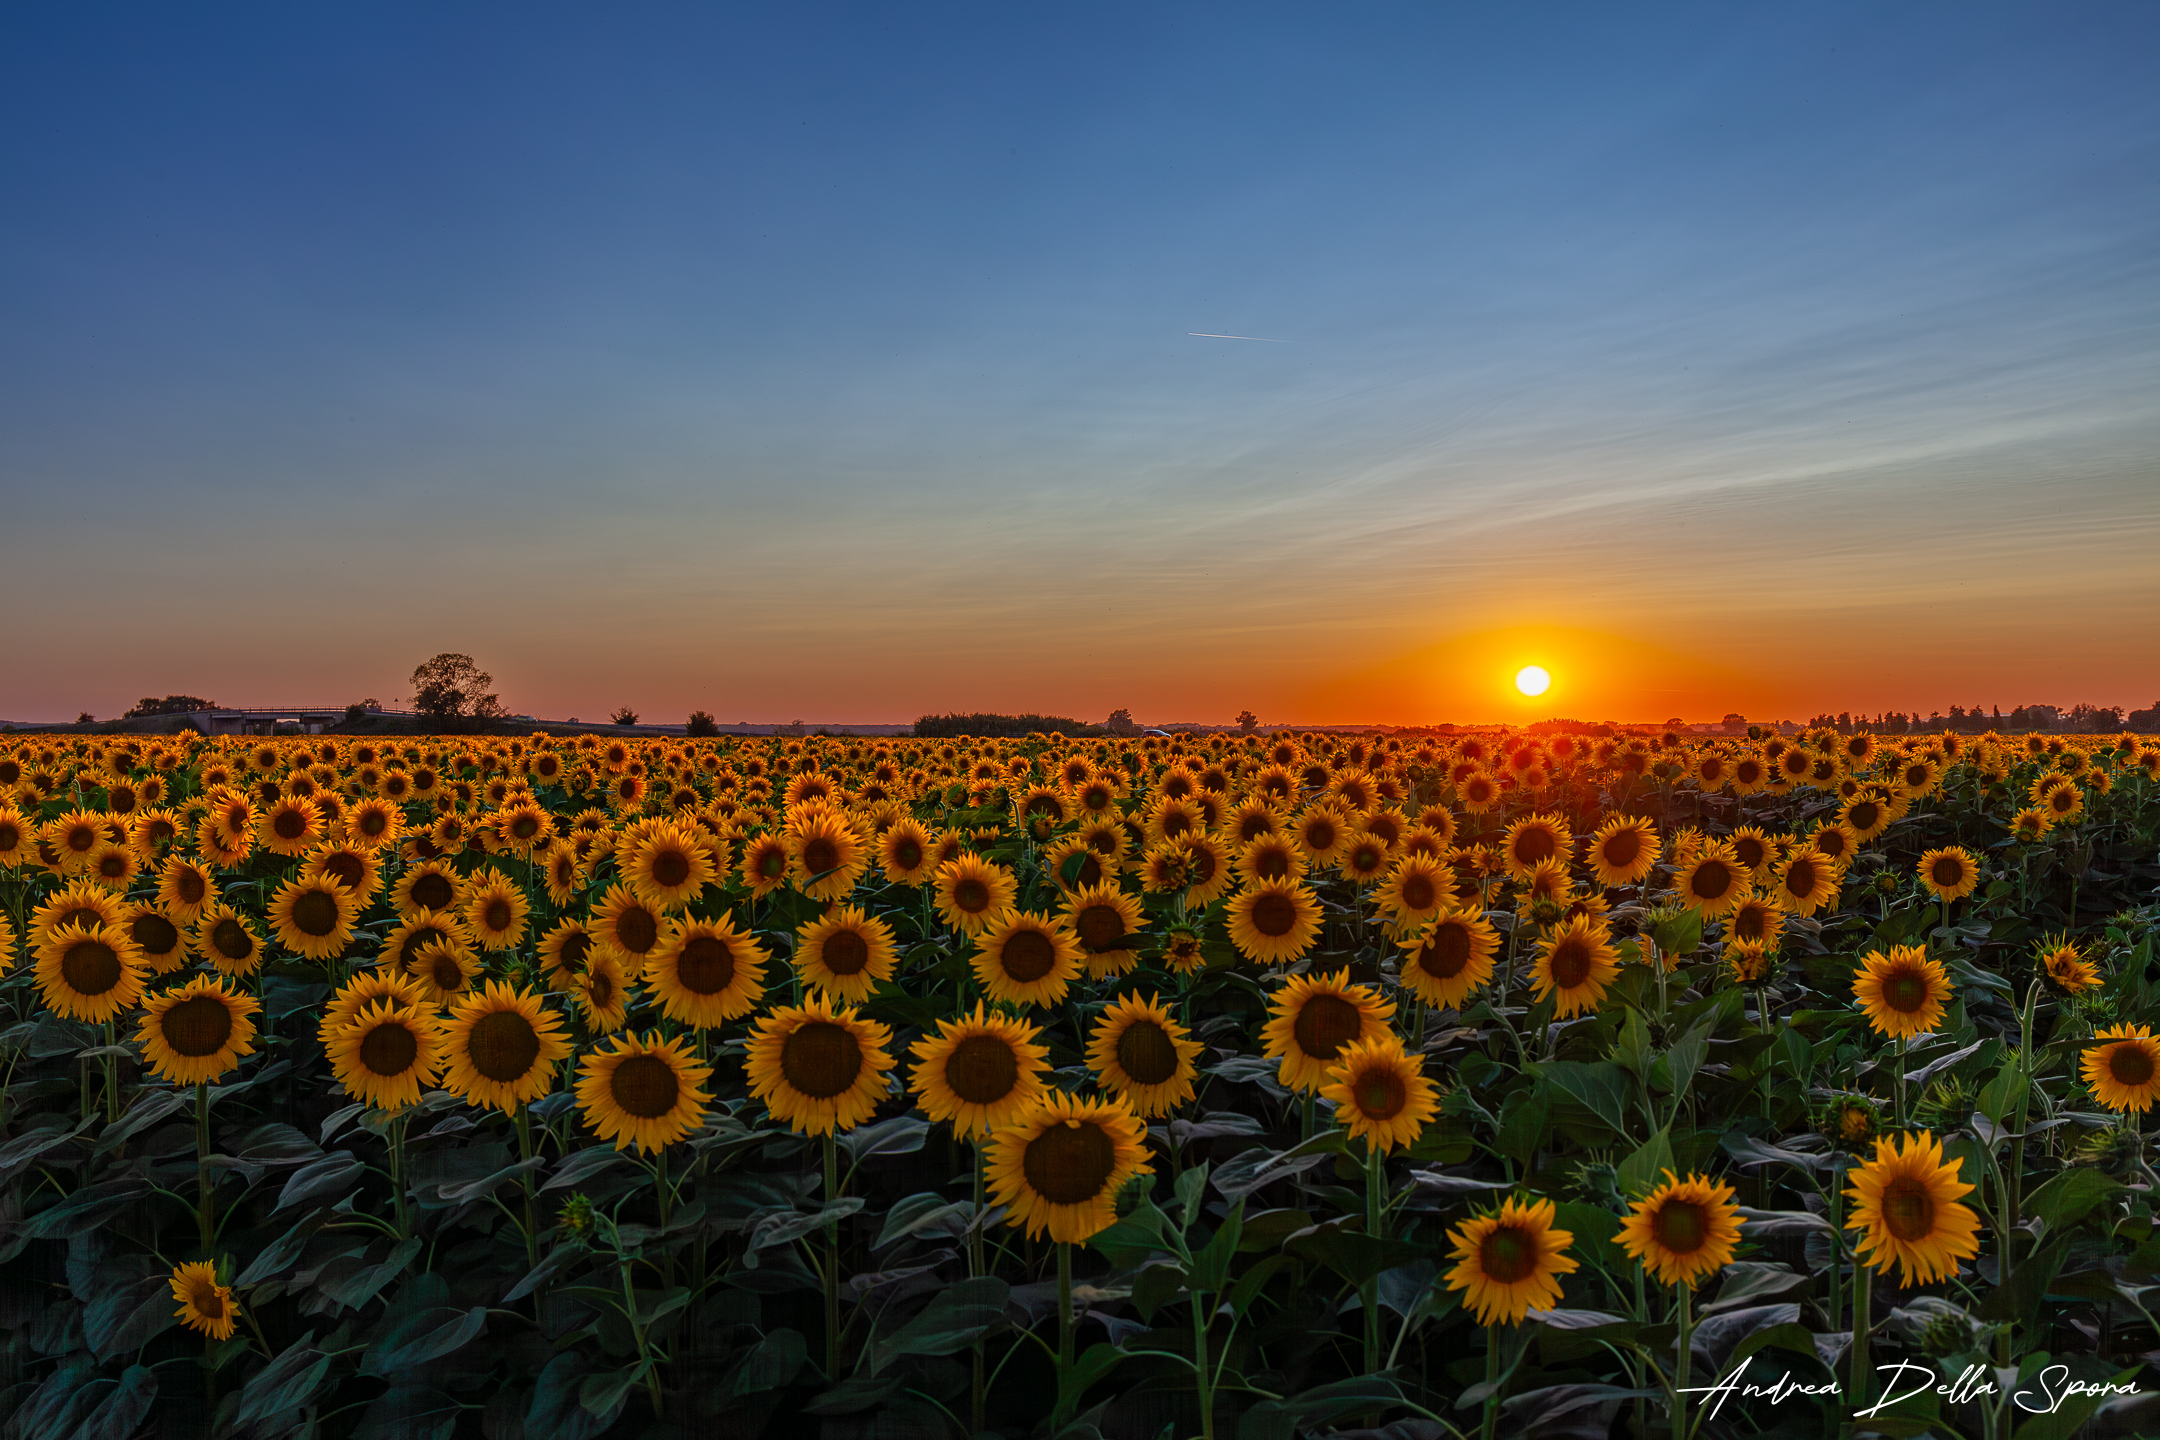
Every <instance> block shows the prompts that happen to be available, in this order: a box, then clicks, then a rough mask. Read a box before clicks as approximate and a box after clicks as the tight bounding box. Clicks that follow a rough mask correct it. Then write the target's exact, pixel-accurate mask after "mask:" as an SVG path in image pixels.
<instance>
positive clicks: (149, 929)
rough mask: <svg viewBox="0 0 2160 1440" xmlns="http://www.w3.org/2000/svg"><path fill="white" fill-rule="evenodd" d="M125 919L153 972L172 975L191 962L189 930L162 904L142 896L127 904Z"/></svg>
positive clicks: (129, 934)
mask: <svg viewBox="0 0 2160 1440" xmlns="http://www.w3.org/2000/svg"><path fill="white" fill-rule="evenodd" d="M123 923H125V925H126V926H127V932H128V938H129V939H131V940H133V941H134V942H135V948H136V949H137V950H140V951H141V952H142V957H143V964H144V965H146V966H148V967H149V970H150V973H151V974H152V975H170V974H172V972H173V971H175V970H178V969H180V968H181V967H182V966H184V965H186V964H187V963H188V936H187V930H186V928H185V927H184V926H182V925H180V924H179V923H177V922H176V921H175V920H174V919H173V917H172V916H170V915H168V914H167V913H165V910H164V908H163V907H162V906H159V905H156V904H153V903H152V902H150V901H147V900H139V901H137V902H136V903H134V904H133V905H130V906H128V907H127V919H126V920H125V922H123Z"/></svg>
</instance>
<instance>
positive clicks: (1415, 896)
mask: <svg viewBox="0 0 2160 1440" xmlns="http://www.w3.org/2000/svg"><path fill="white" fill-rule="evenodd" d="M1454 881H1455V877H1454V875H1453V874H1452V873H1451V872H1450V871H1449V869H1448V867H1447V866H1446V865H1444V864H1442V863H1441V862H1440V861H1439V860H1437V859H1435V858H1434V857H1432V856H1430V855H1421V854H1417V853H1415V852H1412V853H1407V854H1405V855H1404V856H1403V857H1402V859H1400V860H1398V861H1397V862H1396V863H1395V868H1394V869H1392V870H1390V871H1389V872H1388V874H1387V878H1386V879H1385V880H1383V881H1381V882H1380V887H1379V889H1378V890H1377V891H1376V892H1375V894H1374V896H1373V903H1374V904H1375V905H1376V906H1377V907H1378V909H1379V910H1380V911H1381V913H1383V914H1386V915H1392V916H1394V917H1395V919H1396V921H1397V922H1398V923H1403V922H1408V921H1416V920H1429V919H1431V918H1432V917H1433V916H1434V915H1436V914H1438V913H1439V912H1440V911H1441V910H1442V909H1443V908H1445V907H1447V906H1449V905H1450V904H1452V903H1453V901H1454V899H1455V883H1454Z"/></svg>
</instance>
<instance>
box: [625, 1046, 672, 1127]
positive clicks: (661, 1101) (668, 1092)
mask: <svg viewBox="0 0 2160 1440" xmlns="http://www.w3.org/2000/svg"><path fill="white" fill-rule="evenodd" d="M608 1092H609V1093H610V1094H612V1095H613V1096H614V1097H615V1103H616V1104H617V1105H620V1106H621V1107H622V1108H623V1109H624V1110H627V1111H628V1112H630V1113H631V1114H632V1115H635V1116H636V1117H637V1118H638V1119H640V1120H657V1119H659V1118H660V1117H661V1116H662V1115H665V1114H667V1113H668V1111H670V1110H673V1109H674V1108H675V1101H676V1099H677V1097H678V1096H680V1095H681V1094H682V1081H681V1080H679V1079H677V1078H676V1075H675V1067H674V1066H672V1065H670V1064H668V1062H667V1061H665V1060H663V1059H661V1058H660V1057H659V1056H657V1055H632V1056H631V1057H630V1058H629V1059H627V1060H625V1061H623V1062H622V1064H620V1065H617V1066H616V1067H615V1073H614V1074H613V1075H611V1076H609V1077H608Z"/></svg>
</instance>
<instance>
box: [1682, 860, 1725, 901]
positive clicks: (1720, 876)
mask: <svg viewBox="0 0 2160 1440" xmlns="http://www.w3.org/2000/svg"><path fill="white" fill-rule="evenodd" d="M1732 887H1733V872H1732V867H1731V866H1730V865H1727V864H1726V863H1725V862H1724V861H1722V860H1705V861H1703V863H1702V864H1701V865H1699V866H1697V867H1696V870H1695V876H1694V878H1693V879H1691V880H1690V881H1688V889H1689V890H1690V891H1691V892H1692V893H1693V894H1694V896H1695V898H1697V899H1698V900H1719V899H1722V898H1724V896H1725V894H1726V892H1728V891H1729V890H1731V889H1732Z"/></svg>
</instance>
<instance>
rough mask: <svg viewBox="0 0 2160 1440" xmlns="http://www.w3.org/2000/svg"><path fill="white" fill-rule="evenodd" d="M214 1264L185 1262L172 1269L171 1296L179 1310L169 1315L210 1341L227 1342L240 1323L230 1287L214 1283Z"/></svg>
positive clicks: (215, 1277) (217, 1281)
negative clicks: (174, 1316)
mask: <svg viewBox="0 0 2160 1440" xmlns="http://www.w3.org/2000/svg"><path fill="white" fill-rule="evenodd" d="M217 1272H218V1267H217V1262H216V1261H214V1260H191V1261H185V1262H183V1263H181V1264H179V1265H175V1266H174V1267H173V1273H172V1296H173V1299H174V1300H176V1301H178V1302H179V1304H180V1308H179V1309H178V1310H176V1311H174V1312H173V1313H174V1314H175V1315H176V1316H177V1317H178V1318H179V1320H180V1321H181V1323H182V1324H184V1325H186V1326H187V1327H188V1329H190V1330H196V1331H200V1332H201V1333H202V1334H204V1335H206V1336H208V1337H209V1338H210V1339H212V1340H230V1339H232V1337H233V1331H234V1329H235V1328H236V1327H237V1326H238V1324H239V1321H240V1303H239V1302H238V1301H237V1300H235V1299H233V1297H232V1287H231V1286H229V1285H226V1284H223V1283H221V1282H220V1281H219V1280H218V1273H217Z"/></svg>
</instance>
